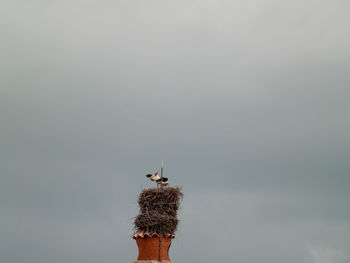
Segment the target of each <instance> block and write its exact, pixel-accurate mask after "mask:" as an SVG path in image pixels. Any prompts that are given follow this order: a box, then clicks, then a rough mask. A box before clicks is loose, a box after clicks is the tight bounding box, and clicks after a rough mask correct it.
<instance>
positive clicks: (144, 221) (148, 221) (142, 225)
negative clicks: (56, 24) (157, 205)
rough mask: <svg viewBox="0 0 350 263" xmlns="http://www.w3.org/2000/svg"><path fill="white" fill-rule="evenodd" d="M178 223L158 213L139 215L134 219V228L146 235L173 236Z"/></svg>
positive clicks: (172, 218)
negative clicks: (162, 234) (161, 234)
mask: <svg viewBox="0 0 350 263" xmlns="http://www.w3.org/2000/svg"><path fill="white" fill-rule="evenodd" d="M178 223H179V220H178V219H177V218H176V217H174V216H168V215H165V214H159V213H158V212H149V213H140V214H139V215H138V216H137V217H136V219H135V227H136V228H137V229H138V230H144V231H147V232H148V233H154V232H156V233H169V234H174V233H175V231H176V229H177V224H178Z"/></svg>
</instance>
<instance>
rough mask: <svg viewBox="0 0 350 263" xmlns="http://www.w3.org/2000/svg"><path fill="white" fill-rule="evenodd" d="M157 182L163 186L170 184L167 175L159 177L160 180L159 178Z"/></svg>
mask: <svg viewBox="0 0 350 263" xmlns="http://www.w3.org/2000/svg"><path fill="white" fill-rule="evenodd" d="M157 184H159V185H161V186H166V185H168V184H169V183H168V178H167V177H161V178H159V180H157Z"/></svg>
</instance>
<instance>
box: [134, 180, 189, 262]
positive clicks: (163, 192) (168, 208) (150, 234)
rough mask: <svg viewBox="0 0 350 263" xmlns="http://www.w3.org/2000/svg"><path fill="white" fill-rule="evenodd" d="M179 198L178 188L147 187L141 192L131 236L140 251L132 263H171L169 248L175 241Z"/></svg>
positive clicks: (181, 194)
mask: <svg viewBox="0 0 350 263" xmlns="http://www.w3.org/2000/svg"><path fill="white" fill-rule="evenodd" d="M182 197H183V193H182V192H181V189H180V188H179V187H163V188H150V189H145V190H143V191H142V192H141V193H140V196H139V199H138V204H139V206H140V213H139V214H138V216H136V218H135V222H134V225H135V229H136V230H137V232H136V233H135V234H134V235H132V238H134V239H135V240H136V244H137V246H138V249H139V255H138V257H137V261H134V263H158V262H162V263H172V262H171V260H170V258H169V248H170V246H171V241H172V239H173V238H175V232H176V229H177V225H178V219H177V211H178V209H179V206H180V201H181V200H182Z"/></svg>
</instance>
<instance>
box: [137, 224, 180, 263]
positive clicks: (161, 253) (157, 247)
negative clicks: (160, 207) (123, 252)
mask: <svg viewBox="0 0 350 263" xmlns="http://www.w3.org/2000/svg"><path fill="white" fill-rule="evenodd" d="M132 237H133V238H134V239H135V240H136V243H137V246H138V248H139V256H138V257H137V261H134V263H158V262H162V263H171V260H170V258H169V254H168V252H169V248H170V245H171V241H172V239H173V238H174V235H171V234H163V235H162V236H161V237H160V235H159V234H157V233H152V234H149V233H148V232H145V231H139V232H137V233H136V234H134V235H133V236H132Z"/></svg>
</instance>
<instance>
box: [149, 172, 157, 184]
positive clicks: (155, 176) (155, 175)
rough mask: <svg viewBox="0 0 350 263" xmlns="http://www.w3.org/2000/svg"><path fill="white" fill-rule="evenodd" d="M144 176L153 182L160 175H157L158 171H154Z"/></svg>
mask: <svg viewBox="0 0 350 263" xmlns="http://www.w3.org/2000/svg"><path fill="white" fill-rule="evenodd" d="M146 176H147V177H148V178H149V179H150V180H151V181H153V182H156V181H157V180H160V176H159V175H158V172H156V173H154V174H147V175H146Z"/></svg>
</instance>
